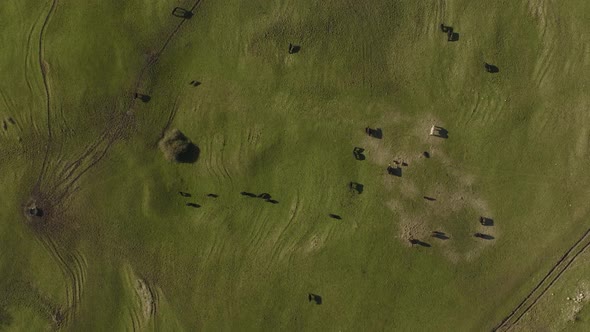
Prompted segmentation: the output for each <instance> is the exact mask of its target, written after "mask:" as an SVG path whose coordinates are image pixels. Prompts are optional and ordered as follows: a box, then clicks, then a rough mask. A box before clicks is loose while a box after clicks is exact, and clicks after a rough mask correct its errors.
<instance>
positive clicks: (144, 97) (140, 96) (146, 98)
mask: <svg viewBox="0 0 590 332" xmlns="http://www.w3.org/2000/svg"><path fill="white" fill-rule="evenodd" d="M135 99H139V100H141V101H143V102H144V103H147V102H149V101H150V100H152V97H150V96H148V95H144V94H141V93H136V94H135Z"/></svg>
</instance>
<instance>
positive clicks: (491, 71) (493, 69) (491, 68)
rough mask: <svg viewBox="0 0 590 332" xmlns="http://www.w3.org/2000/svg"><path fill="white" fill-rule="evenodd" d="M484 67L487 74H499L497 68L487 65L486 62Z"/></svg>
mask: <svg viewBox="0 0 590 332" xmlns="http://www.w3.org/2000/svg"><path fill="white" fill-rule="evenodd" d="M484 67H485V69H486V71H487V72H488V73H492V74H495V73H498V72H500V68H498V67H497V66H495V65H492V64H489V63H487V62H484Z"/></svg>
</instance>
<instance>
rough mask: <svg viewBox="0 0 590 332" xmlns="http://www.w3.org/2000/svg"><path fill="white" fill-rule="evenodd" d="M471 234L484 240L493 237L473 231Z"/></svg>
mask: <svg viewBox="0 0 590 332" xmlns="http://www.w3.org/2000/svg"><path fill="white" fill-rule="evenodd" d="M473 236H475V237H478V238H480V239H484V240H493V239H494V237H493V236H491V235H488V234H483V233H475V234H473Z"/></svg>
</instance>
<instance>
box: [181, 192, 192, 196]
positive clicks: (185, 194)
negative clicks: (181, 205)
mask: <svg viewBox="0 0 590 332" xmlns="http://www.w3.org/2000/svg"><path fill="white" fill-rule="evenodd" d="M178 193H179V194H180V196H182V197H191V196H192V195H191V194H190V193H187V192H184V191H179V192H178Z"/></svg>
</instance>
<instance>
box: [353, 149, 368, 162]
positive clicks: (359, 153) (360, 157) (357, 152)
mask: <svg viewBox="0 0 590 332" xmlns="http://www.w3.org/2000/svg"><path fill="white" fill-rule="evenodd" d="M363 152H365V149H363V148H359V147H355V148H354V149H353V150H352V154H353V155H354V158H355V159H356V160H365V159H366V157H365V155H364V154H363Z"/></svg>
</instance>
